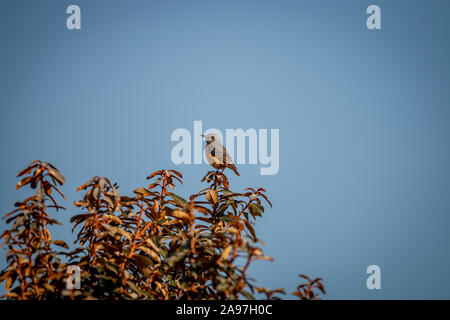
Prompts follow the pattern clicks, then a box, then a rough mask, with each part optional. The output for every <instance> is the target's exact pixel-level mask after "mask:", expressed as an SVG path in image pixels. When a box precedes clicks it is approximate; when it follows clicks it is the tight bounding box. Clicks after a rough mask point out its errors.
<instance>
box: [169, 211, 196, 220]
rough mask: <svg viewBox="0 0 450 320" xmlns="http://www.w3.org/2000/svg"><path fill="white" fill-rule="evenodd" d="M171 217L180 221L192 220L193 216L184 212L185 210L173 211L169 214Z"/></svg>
mask: <svg viewBox="0 0 450 320" xmlns="http://www.w3.org/2000/svg"><path fill="white" fill-rule="evenodd" d="M169 216H172V217H175V218H178V219H190V218H191V215H190V214H189V213H186V212H184V211H183V210H179V209H177V210H171V211H170V212H169Z"/></svg>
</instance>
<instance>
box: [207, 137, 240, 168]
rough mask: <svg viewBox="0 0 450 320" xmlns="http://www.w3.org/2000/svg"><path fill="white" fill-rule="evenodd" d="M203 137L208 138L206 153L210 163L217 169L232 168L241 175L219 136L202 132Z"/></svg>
mask: <svg viewBox="0 0 450 320" xmlns="http://www.w3.org/2000/svg"><path fill="white" fill-rule="evenodd" d="M202 137H204V138H205V140H206V147H205V155H206V159H207V160H208V163H209V164H210V165H211V166H213V167H214V168H216V169H222V170H225V168H230V169H231V170H233V172H234V173H236V175H238V176H240V174H239V172H238V171H237V169H236V166H235V165H234V163H233V160H231V157H230V155H229V154H228V153H227V149H225V147H224V146H223V145H222V142H221V141H220V139H219V137H218V136H217V135H215V134H207V135H206V136H205V135H203V134H202Z"/></svg>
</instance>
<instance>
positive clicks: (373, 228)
mask: <svg viewBox="0 0 450 320" xmlns="http://www.w3.org/2000/svg"><path fill="white" fill-rule="evenodd" d="M70 4H78V5H79V6H80V7H81V10H82V30H80V31H69V30H67V29H66V26H65V19H66V14H65V10H66V8H67V6H68V5H70ZM370 4H378V5H379V6H380V7H381V10H382V30H379V31H369V30H367V28H366V25H365V20H366V17H367V14H366V12H365V11H366V8H367V7H368V6H369V5H370ZM449 21H450V2H449V1H446V0H443V1H437V0H429V1H425V0H422V1H406V0H405V1H400V0H398V1H376V0H370V1H361V0H358V1H356V0H354V1H335V0H330V1H325V0H321V1H318V0H308V1H287V0H283V1H275V0H270V1H269V0H268V1H249V0H244V1H242V0H241V1H229V0H227V1H225V0H221V1H219V0H217V1H211V0H208V1H198V0H190V1H175V0H172V1H162V0H154V1H131V0H127V1H125V0H123V1H100V0H96V1H86V0H71V1H65V0H64V1H62V0H61V1H24V0H5V1H2V2H1V4H0V41H1V42H0V43H1V50H0V108H1V116H0V132H1V134H0V141H1V148H2V157H1V160H0V162H1V165H0V173H1V178H2V179H1V181H0V188H1V189H0V191H1V192H0V205H1V211H2V212H4V213H5V212H8V211H10V210H11V209H12V208H13V204H14V202H15V201H17V200H20V199H22V198H23V197H24V195H25V194H24V193H23V192H22V191H15V190H14V185H15V183H16V182H17V179H16V178H15V175H16V173H17V172H18V171H19V170H20V169H22V168H24V167H25V166H26V165H27V164H28V163H29V162H31V161H32V160H35V159H41V160H45V161H49V162H51V163H53V164H54V165H55V166H56V167H58V168H59V169H60V170H61V171H62V172H63V174H64V175H65V176H66V178H67V183H66V185H65V186H64V187H63V191H64V192H65V193H66V194H67V196H68V201H67V202H66V203H65V206H66V207H68V210H67V211H66V212H64V213H61V214H59V213H58V214H57V215H58V217H59V219H60V220H62V221H63V222H64V223H65V224H66V225H65V227H62V228H59V229H57V230H55V231H54V238H62V239H65V240H67V241H70V242H72V240H73V239H74V236H73V235H71V233H70V230H71V226H70V224H69V223H68V222H69V218H70V217H71V216H72V215H73V214H75V213H77V210H76V208H74V207H73V206H72V205H71V203H72V202H73V201H74V200H77V199H79V198H80V197H81V194H80V193H76V192H75V189H76V187H77V186H79V185H80V184H82V183H83V182H85V181H86V180H88V179H89V178H90V177H91V176H93V175H100V176H107V177H109V178H110V179H112V180H113V181H117V182H118V183H119V184H120V186H121V188H120V191H121V192H122V193H125V194H127V193H131V192H132V190H133V189H134V188H136V187H138V186H146V184H147V181H146V180H145V177H146V175H147V174H149V173H150V172H153V171H155V170H158V169H162V168H175V169H177V170H180V171H182V172H183V174H184V175H185V181H186V184H185V186H184V187H182V188H181V189H179V192H180V193H181V194H182V195H187V194H189V193H192V192H194V191H198V190H199V189H200V188H201V187H202V185H201V183H200V178H201V177H202V176H203V174H204V173H205V172H206V171H207V170H209V168H208V167H207V166H206V165H203V166H200V165H181V166H178V167H176V166H174V165H173V164H172V163H171V160H170V150H171V148H172V146H173V145H174V144H173V143H172V142H171V141H170V135H171V132H172V131H173V130H174V129H176V128H187V129H189V130H192V128H193V121H194V120H202V121H203V126H204V127H205V128H211V127H215V128H219V129H221V130H225V129H226V128H244V129H246V128H279V129H280V170H279V172H278V174H277V175H274V176H261V175H259V167H258V166H254V165H253V166H252V165H241V166H239V168H238V169H239V171H240V172H241V177H239V178H237V177H234V176H233V175H230V177H231V183H232V189H233V190H235V191H239V190H242V189H243V188H245V187H248V186H261V187H265V188H266V189H267V190H268V194H269V196H270V199H271V200H272V203H273V204H274V206H273V209H271V210H267V211H266V215H265V217H264V219H263V220H261V221H260V223H259V224H258V225H257V228H256V229H257V232H258V233H259V235H260V237H261V239H263V240H264V241H265V242H266V244H267V245H266V248H265V250H266V253H267V254H269V255H271V256H273V257H274V258H275V262H273V263H270V262H256V263H255V265H254V266H253V268H252V269H251V272H252V274H253V276H254V278H256V279H257V280H258V283H259V284H261V285H264V286H268V287H272V288H277V287H283V288H286V289H287V291H288V292H292V291H293V290H294V288H295V286H296V285H297V283H298V281H297V279H298V278H297V275H298V274H299V273H305V274H307V275H309V276H311V277H319V276H320V277H322V278H324V280H325V281H324V283H325V285H326V289H327V290H328V295H327V296H326V297H327V298H335V299H336V298H337V299H360V298H364V299H378V298H386V299H392V298H401V299H409V298H447V299H449V298H450V290H449V288H450V272H449V269H450V253H449V250H448V246H449V242H450V235H449V227H450V168H449V164H450V143H449V137H450V104H449V102H450V62H449V57H450V42H449V40H450V27H449ZM4 227H5V222H4V221H0V229H3V228H4ZM4 263H5V262H4V259H3V258H2V259H0V266H4ZM371 264H376V265H379V266H380V267H381V272H382V289H381V290H379V291H376V290H373V291H370V290H368V289H367V288H366V278H367V275H366V273H365V270H366V268H367V266H369V265H371ZM2 291H3V289H2Z"/></svg>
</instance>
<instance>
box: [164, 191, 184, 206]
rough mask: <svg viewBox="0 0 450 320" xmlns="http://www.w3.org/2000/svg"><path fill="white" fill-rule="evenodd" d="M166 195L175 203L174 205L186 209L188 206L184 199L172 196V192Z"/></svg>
mask: <svg viewBox="0 0 450 320" xmlns="http://www.w3.org/2000/svg"><path fill="white" fill-rule="evenodd" d="M167 195H168V196H169V197H171V198H172V199H173V200H174V201H175V203H176V204H178V205H180V206H181V207H184V208H186V207H187V206H188V202H187V201H186V200H185V199H183V198H182V197H180V196H177V195H176V194H174V193H172V192H169V193H168V194H167Z"/></svg>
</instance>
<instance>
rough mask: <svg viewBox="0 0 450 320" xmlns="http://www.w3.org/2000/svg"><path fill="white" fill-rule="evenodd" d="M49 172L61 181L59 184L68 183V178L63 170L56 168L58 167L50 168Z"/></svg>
mask: <svg viewBox="0 0 450 320" xmlns="http://www.w3.org/2000/svg"><path fill="white" fill-rule="evenodd" d="M48 173H49V174H50V175H51V176H52V177H53V178H55V179H56V180H57V181H58V182H59V184H61V185H62V184H64V183H66V178H64V176H63V175H62V174H61V172H59V171H58V170H56V169H48Z"/></svg>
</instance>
